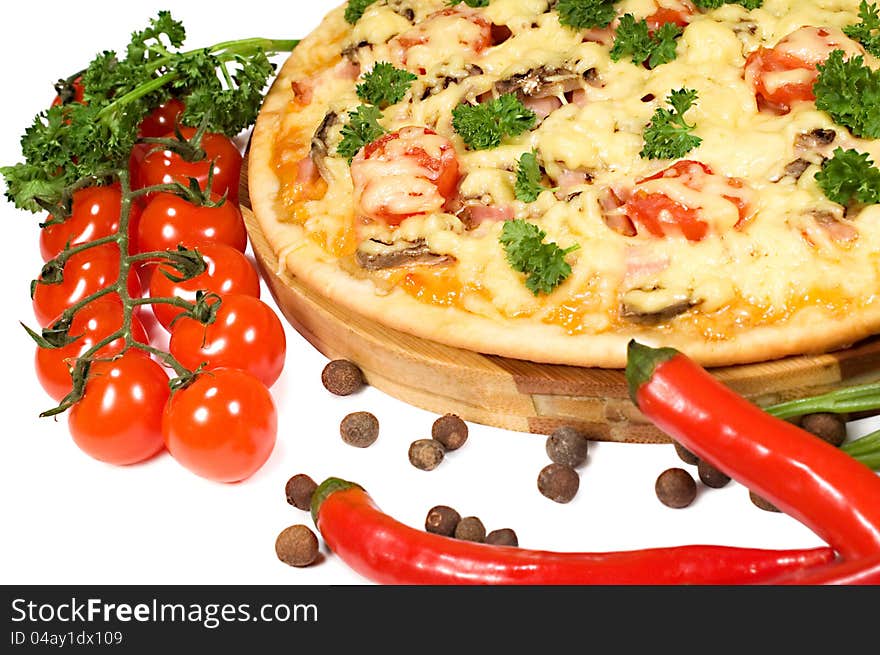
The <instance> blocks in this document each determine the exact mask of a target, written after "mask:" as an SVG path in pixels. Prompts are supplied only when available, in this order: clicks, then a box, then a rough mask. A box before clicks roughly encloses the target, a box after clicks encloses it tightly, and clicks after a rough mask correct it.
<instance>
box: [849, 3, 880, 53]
mask: <svg viewBox="0 0 880 655" xmlns="http://www.w3.org/2000/svg"><path fill="white" fill-rule="evenodd" d="M859 18H860V19H861V21H860V22H858V23H856V24H855V25H847V26H846V27H844V28H843V32H844V34H846V35H847V36H848V37H850V38H851V39H855V40H856V41H858V42H859V43H861V44H862V45H863V46H865V50H867V51H868V52H870V53H871V54H872V55H874V56H875V57H880V8H878V7H877V5H876V4H870V5H869V4H868V2H867V0H862V4H860V5H859Z"/></svg>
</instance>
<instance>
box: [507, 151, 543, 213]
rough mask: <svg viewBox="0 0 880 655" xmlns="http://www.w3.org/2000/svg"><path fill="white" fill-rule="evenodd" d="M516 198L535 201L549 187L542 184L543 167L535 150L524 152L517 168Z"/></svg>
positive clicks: (523, 200) (514, 188)
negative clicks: (539, 163)
mask: <svg viewBox="0 0 880 655" xmlns="http://www.w3.org/2000/svg"><path fill="white" fill-rule="evenodd" d="M513 190H514V193H515V195H516V199H517V200H520V201H522V202H535V201H536V200H537V199H538V196H540V195H541V192H542V191H546V190H547V187H545V186H544V185H543V184H541V167H540V165H538V153H537V151H535V150H532V151H531V152H525V153H523V155H522V157H520V158H519V161H518V162H517V168H516V183H515V184H514V187H513Z"/></svg>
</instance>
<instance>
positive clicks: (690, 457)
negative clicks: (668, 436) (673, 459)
mask: <svg viewBox="0 0 880 655" xmlns="http://www.w3.org/2000/svg"><path fill="white" fill-rule="evenodd" d="M672 443H673V445H674V446H675V453H676V454H677V455H678V458H679V459H680V460H681V461H682V462H684V463H685V464H694V465H695V464H697V463H699V461H700V459H699V458H698V457H697V456H696V455H694V454H693V453H692V452H691V451H689V450H688V449H687V448H685V447H684V446H682V445H681V444H680V443H678V442H677V441H673V442H672Z"/></svg>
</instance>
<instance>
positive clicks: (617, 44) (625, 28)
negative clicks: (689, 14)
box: [610, 14, 682, 68]
mask: <svg viewBox="0 0 880 655" xmlns="http://www.w3.org/2000/svg"><path fill="white" fill-rule="evenodd" d="M681 33H682V29H681V27H679V26H678V25H676V24H675V23H664V24H663V25H662V26H660V28H659V29H658V30H656V31H655V32H654V33H653V34H652V33H651V31H650V30H649V29H648V21H647V20H645V19H642V20H640V21H637V20H636V19H635V16H633V15H632V14H624V15H623V16H621V17H620V24H619V25H618V27H617V30H616V31H615V33H614V45H613V46H612V47H611V53H610V54H611V59H612V60H614V61H620V60H621V59H623V58H624V57H629V58H630V59H631V61H632V63H634V64H637V65H641V64H643V63H645V62H647V63H648V66H649V67H650V68H657V66H660V65H662V64H666V63H668V62H670V61H672V60H673V59H675V57H676V52H675V47H676V43H675V40H676V39H677V38H678V37H679V36H681Z"/></svg>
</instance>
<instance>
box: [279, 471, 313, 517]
mask: <svg viewBox="0 0 880 655" xmlns="http://www.w3.org/2000/svg"><path fill="white" fill-rule="evenodd" d="M317 488H318V485H317V483H316V482H315V481H314V480H312V479H311V478H310V477H309V476H308V475H306V474H305V473H298V474H297V475H294V476H293V477H292V478H290V480H288V481H287V484H286V485H285V486H284V493H285V494H286V495H287V502H288V503H290V504H291V505H293V506H294V507H296V508H297V509H302V510H306V511H308V510H309V509H311V507H312V494H313V493H315V489H317Z"/></svg>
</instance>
